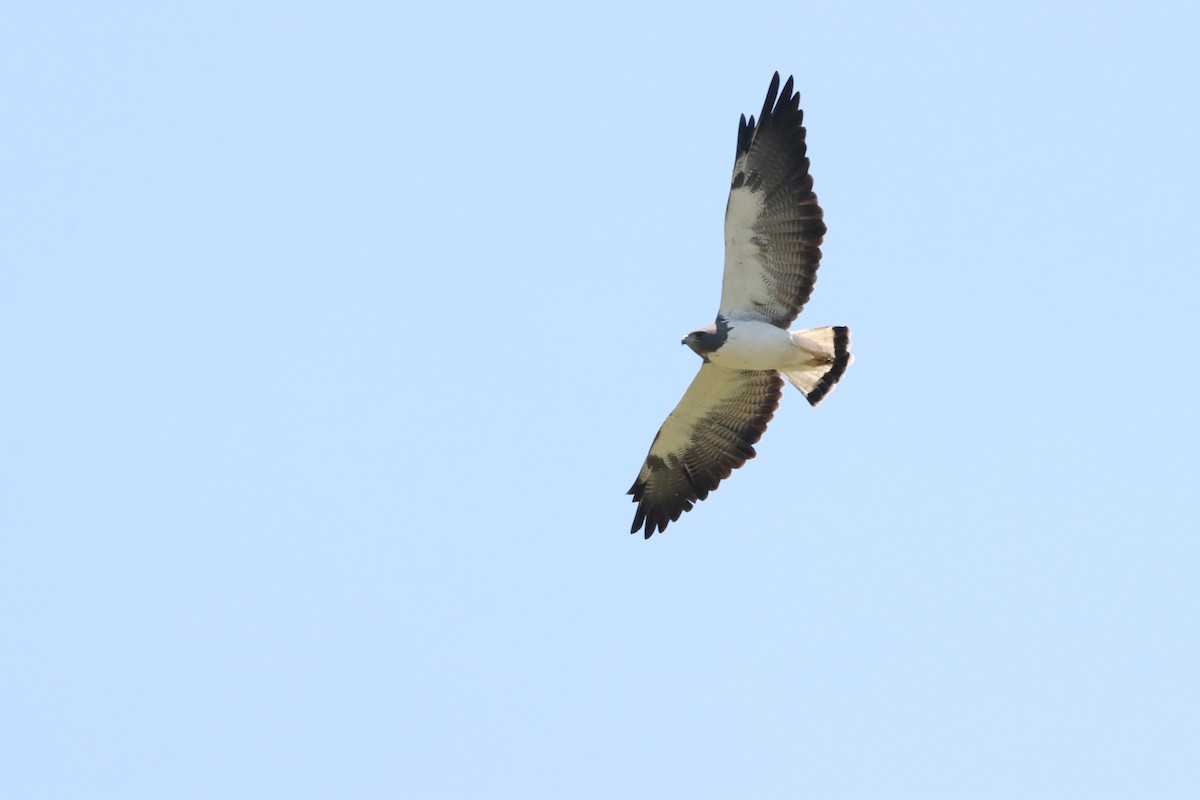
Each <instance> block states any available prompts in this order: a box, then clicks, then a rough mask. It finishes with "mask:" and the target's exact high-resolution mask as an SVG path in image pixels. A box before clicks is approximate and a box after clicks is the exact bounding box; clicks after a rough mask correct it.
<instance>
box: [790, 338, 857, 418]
mask: <svg viewBox="0 0 1200 800" xmlns="http://www.w3.org/2000/svg"><path fill="white" fill-rule="evenodd" d="M791 334H792V342H793V343H794V344H795V345H796V346H797V347H799V348H800V349H801V350H803V351H804V352H805V353H806V354H807V356H808V358H807V359H806V360H805V361H804V362H803V363H801V364H799V365H797V366H794V367H788V368H786V369H781V370H779V372H780V374H782V375H783V377H785V378H787V379H788V380H789V381H790V382H791V384H792V385H793V386H795V387H796V388H797V389H799V390H800V391H801V392H802V393H803V394H804V396H805V397H806V398H808V402H809V403H811V404H812V405H814V406H815V405H816V404H817V403H819V402H821V401H822V400H824V399H825V395H827V394H829V392H830V391H831V390H832V389H833V387H834V386H836V385H837V382H838V381H839V380H841V378H842V375H844V374H845V372H846V367H848V366H850V365H851V364H853V363H854V356H852V355H851V354H850V329H849V328H846V327H843V326H840V325H839V326H835V327H829V328H812V329H810V330H807V331H792V332H791Z"/></svg>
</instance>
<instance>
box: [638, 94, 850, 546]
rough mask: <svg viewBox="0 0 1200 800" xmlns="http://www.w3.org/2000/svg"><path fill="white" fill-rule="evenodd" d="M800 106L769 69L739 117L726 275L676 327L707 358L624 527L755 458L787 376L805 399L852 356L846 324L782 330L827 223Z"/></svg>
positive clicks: (808, 282)
mask: <svg viewBox="0 0 1200 800" xmlns="http://www.w3.org/2000/svg"><path fill="white" fill-rule="evenodd" d="M803 121H804V112H802V111H801V110H800V94H799V93H793V91H792V79H791V78H790V77H789V78H788V79H787V83H785V84H784V85H783V92H782V94H781V93H780V91H779V73H778V72H776V73H775V77H773V78H772V79H771V86H770V88H769V89H767V99H766V102H765V103H763V107H762V113H761V114H759V115H758V122H757V123H755V121H754V117H753V116H751V117H750V121H749V122H747V121H746V117H745V115H742V118H741V122H740V123H739V125H738V142H737V157H736V158H735V159H734V162H733V182H732V184H731V185H730V191H729V204H728V205H727V206H726V207H725V277H724V279H723V281H722V284H721V306H720V308H719V309H718V310H717V320H716V322H714V323H713V324H712V325H709V326H708V327H707V328H701V329H700V330H696V331H692V332H691V333H689V334H688V335H687V336H685V337H684V338H683V344H685V345H687V346H688V347H690V348H691V349H692V350H693V351H694V352H695V353H696V355H698V356H700V358H701V359H703V361H704V363H703V364H702V365H701V367H700V372H699V374H697V375H696V378H695V380H693V381H692V385H691V386H689V387H688V390H687V391H686V392H684V395H683V399H682V400H680V401H679V405H677V406H676V407H675V410H674V411H672V412H671V415H670V416H669V417H667V421H666V422H664V423H663V426H662V428H660V429H659V431H658V435H657V436H655V437H654V442H653V443H652V444H651V445H650V454H649V455H648V456H646V462H645V463H644V464H642V470H641V472H639V473H638V477H637V480H636V481H634V484H633V488H632V489H630V490H629V494H631V495H633V502H635V503H637V513H636V514H634V517H633V528H632V529H631V532H632V533H637V531H638V530H639V529H643V530H644V531H645V533H646V538H647V539H649V538H650V536H651V535H653V534H654V532H655V531H659V532H662V531H663V530H665V529H666V527H667V525H668V523H671V522H674V521H675V520H677V519H679V515H680V514H682V513H683V512H685V511H691V510H692V505H693V504H694V503H696V502H697V501H699V500H703V499H704V498H706V497H708V493H709V492H711V491H713V490H714V489H716V488H717V485H718V484H720V482H721V481H722V480H724V479H725V478H728V477H729V475H730V473H732V472H733V470H735V469H737V468H738V467H740V466H742V464H745V463H746V461H748V460H749V459H751V458H754V455H755V454H754V443H755V442H757V441H758V440H759V437H761V436H762V434H763V431H765V430H766V429H767V423H768V422H769V421H770V420H771V417H772V416H773V415H774V413H775V408H776V406H778V405H779V397H780V395H781V394H782V393H783V380H782V378H780V376H781V375H782V376H783V378H787V380H788V381H789V382H791V384H792V385H793V386H795V387H796V388H797V389H799V390H800V391H801V393H803V394H804V396H805V398H807V399H808V402H809V403H810V404H812V405H814V406H815V405H816V404H817V403H819V402H821V400H822V399H824V397H825V395H827V394H828V393H829V391H830V390H831V389H832V388H833V387H834V385H835V384H836V383H837V382H838V380H839V379H841V377H842V375H843V373H845V371H846V367H848V366H850V363H851V362H852V361H853V360H854V357H853V356H852V355H850V329H849V328H845V327H827V328H813V329H811V330H804V331H793V332H788V326H789V325H791V324H792V322H793V320H795V319H796V316H797V315H798V314H799V313H800V310H801V309H802V308H804V304H805V303H806V302H807V301H808V297H809V295H810V294H812V289H813V283H815V282H816V279H817V266H818V264H819V263H820V261H821V241H822V240H823V238H824V236H825V222H824V221H823V219H822V216H823V215H822V212H821V206H819V205H818V204H817V196H816V195H815V194H813V190H812V186H813V181H812V176H811V175H809V174H808V158H806V157H805V151H806V147H805V144H804V133H805V131H804V126H803V125H802V124H801V123H802V122H803Z"/></svg>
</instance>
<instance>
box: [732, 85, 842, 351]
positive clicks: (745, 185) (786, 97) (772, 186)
mask: <svg viewBox="0 0 1200 800" xmlns="http://www.w3.org/2000/svg"><path fill="white" fill-rule="evenodd" d="M778 91H779V73H778V72H776V73H775V77H774V78H772V79H771V87H770V88H769V89H768V90H767V100H766V102H765V103H763V108H762V113H761V114H759V117H758V122H757V123H755V121H754V117H753V116H751V117H750V121H749V122H747V121H746V117H745V116H743V117H742V119H741V124H740V125H739V127H738V145H737V158H736V159H735V160H734V162H733V183H732V185H731V186H730V192H729V205H728V206H726V209H725V277H724V281H723V283H722V286H721V311H720V313H721V314H722V315H724V316H725V317H729V318H731V319H757V320H761V321H763V322H769V323H771V324H772V325H778V326H779V327H781V328H784V329H786V328H787V327H788V326H789V325H791V323H792V321H793V320H795V319H796V316H797V315H798V314H799V313H800V309H802V308H803V307H804V304H805V303H806V302H808V297H809V295H811V294H812V288H813V284H814V283H815V282H816V280H817V266H818V265H819V264H820V262H821V241H822V240H823V239H824V237H825V222H824V220H823V219H822V212H821V206H819V205H818V204H817V196H816V195H815V194H813V190H812V185H813V182H812V176H811V175H809V174H808V158H807V157H805V152H806V145H805V143H804V133H805V131H804V126H803V125H802V124H801V123H803V121H804V112H803V111H801V110H800V95H799V94H798V93H793V92H792V79H791V78H788V79H787V83H785V84H784V85H783V93H782V94H778V95H777V92H778ZM777 96H778V102H776V97H777Z"/></svg>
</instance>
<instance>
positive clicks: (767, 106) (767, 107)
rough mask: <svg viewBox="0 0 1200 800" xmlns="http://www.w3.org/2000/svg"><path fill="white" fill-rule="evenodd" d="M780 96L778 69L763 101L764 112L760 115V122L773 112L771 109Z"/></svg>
mask: <svg viewBox="0 0 1200 800" xmlns="http://www.w3.org/2000/svg"><path fill="white" fill-rule="evenodd" d="M778 96H779V71H778V70H776V72H775V75H774V76H773V77H772V78H771V85H770V86H769V87H768V88H767V99H766V100H765V101H763V107H762V113H761V114H759V115H758V121H759V122H760V123H762V122H765V121H766V120H767V117H768V116H769V115H770V113H771V109H772V108H774V107H775V99H776V98H777V97H778Z"/></svg>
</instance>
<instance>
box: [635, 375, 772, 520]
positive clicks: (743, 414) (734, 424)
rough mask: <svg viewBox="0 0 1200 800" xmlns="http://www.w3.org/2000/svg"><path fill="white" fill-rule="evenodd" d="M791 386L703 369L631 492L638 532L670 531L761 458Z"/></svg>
mask: <svg viewBox="0 0 1200 800" xmlns="http://www.w3.org/2000/svg"><path fill="white" fill-rule="evenodd" d="M782 387H783V380H782V379H781V378H780V377H779V373H777V372H775V371H774V370H765V371H748V372H743V371H740V370H732V369H725V368H723V367H714V366H713V365H712V364H705V365H704V366H702V367H700V372H699V374H697V375H696V378H695V380H693V381H692V385H691V386H689V387H688V390H687V391H686V392H684V394H683V399H682V400H680V401H679V405H677V406H675V410H674V411H672V412H671V415H670V416H668V417H667V421H666V422H664V423H663V426H662V428H660V429H659V431H658V435H657V436H655V437H654V443H653V444H652V445H650V454H649V455H648V456H646V463H644V464H643V465H642V471H641V472H639V473H638V478H637V480H636V481H634V483H633V488H631V489H630V490H629V494H631V495H633V502H635V503H637V504H638V507H637V513H636V514H635V515H634V517H633V528H632V529H631V530H630V533H637V531H638V529H639V528H643V527H644V528H645V532H646V538H647V539H649V538H650V536H651V535H652V534H653V533H654V532H655V531H659V532H661V531H663V530H665V529H666V527H667V524H668V523H670V522H674V521H675V520H677V519H679V515H680V514H682V513H683V512H684V511H691V510H692V505H693V504H694V503H695V502H697V501H699V500H703V499H704V498H706V497H708V493H709V492H711V491H712V490H713V489H716V488H717V484H719V483H720V482H721V481H723V480H724V479H725V478H728V477H729V475H730V473H731V472H733V470H735V469H737V468H738V467H740V466H741V465H742V464H745V463H746V461H748V460H749V459H751V458H754V447H753V445H754V443H755V442H757V441H758V440H759V437H761V436H762V434H763V431H765V430H766V429H767V423H768V422H770V420H771V417H772V416H773V415H774V413H775V408H776V406H778V405H779V395H780V393H781V391H782Z"/></svg>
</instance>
